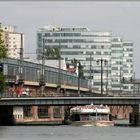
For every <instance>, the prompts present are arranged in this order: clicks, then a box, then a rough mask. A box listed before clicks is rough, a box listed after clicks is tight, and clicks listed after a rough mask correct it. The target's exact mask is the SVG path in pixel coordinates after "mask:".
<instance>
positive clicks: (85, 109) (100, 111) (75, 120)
mask: <svg viewBox="0 0 140 140" xmlns="http://www.w3.org/2000/svg"><path fill="white" fill-rule="evenodd" d="M70 118H71V121H72V124H73V125H82V126H114V122H113V121H112V120H111V117H110V108H109V107H108V106H103V105H92V104H91V105H85V106H77V107H73V108H71V109H70Z"/></svg>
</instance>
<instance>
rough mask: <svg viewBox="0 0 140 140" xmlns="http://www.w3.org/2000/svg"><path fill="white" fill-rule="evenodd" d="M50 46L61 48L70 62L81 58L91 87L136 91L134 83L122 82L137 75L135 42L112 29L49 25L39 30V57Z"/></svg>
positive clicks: (39, 57) (67, 61)
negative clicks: (101, 29)
mask: <svg viewBox="0 0 140 140" xmlns="http://www.w3.org/2000/svg"><path fill="white" fill-rule="evenodd" d="M48 48H59V50H60V52H61V57H63V58H64V59H65V61H66V63H70V62H71V60H73V59H77V60H79V61H80V63H81V64H82V65H83V71H84V76H85V78H86V79H89V88H94V89H98V90H101V88H103V89H102V90H103V92H104V93H105V92H109V91H113V92H114V93H115V92H116V93H117V92H120V91H129V92H132V91H133V85H132V84H131V83H127V84H126V83H125V84H124V82H123V81H122V79H126V80H130V79H131V77H133V43H132V41H125V40H124V38H122V37H115V36H114V35H113V34H112V32H108V31H92V30H89V29H88V28H83V27H74V28H64V27H62V28H61V27H55V26H46V27H43V28H40V29H38V31H37V58H38V59H41V56H42V52H43V49H44V50H47V49H48ZM46 57H47V56H46ZM101 85H102V86H101Z"/></svg>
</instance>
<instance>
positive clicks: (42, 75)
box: [39, 36, 45, 95]
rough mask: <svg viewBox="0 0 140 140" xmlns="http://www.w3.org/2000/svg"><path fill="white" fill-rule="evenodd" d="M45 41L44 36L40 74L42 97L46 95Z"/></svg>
mask: <svg viewBox="0 0 140 140" xmlns="http://www.w3.org/2000/svg"><path fill="white" fill-rule="evenodd" d="M44 45H45V40H44V36H43V39H42V46H43V48H42V64H41V74H40V81H39V85H40V88H41V89H40V91H41V95H43V93H44V87H45V79H44V71H45V70H44V65H45V56H44V51H45V48H44V47H45V46H44Z"/></svg>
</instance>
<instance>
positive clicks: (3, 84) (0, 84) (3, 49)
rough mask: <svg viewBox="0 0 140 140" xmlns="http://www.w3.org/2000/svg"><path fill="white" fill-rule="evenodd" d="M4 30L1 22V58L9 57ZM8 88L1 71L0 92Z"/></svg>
mask: <svg viewBox="0 0 140 140" xmlns="http://www.w3.org/2000/svg"><path fill="white" fill-rule="evenodd" d="M2 33H3V30H2V29H1V24H0V59H2V58H6V57H7V48H6V47H5V45H4V41H3V40H2ZM5 89H6V77H5V76H4V75H3V72H2V71H0V93H1V94H2V93H3V92H4V91H5Z"/></svg>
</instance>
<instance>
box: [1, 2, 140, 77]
mask: <svg viewBox="0 0 140 140" xmlns="http://www.w3.org/2000/svg"><path fill="white" fill-rule="evenodd" d="M0 22H1V23H2V24H3V25H14V26H16V27H17V31H18V32H23V33H24V34H25V53H26V55H27V56H30V57H34V56H35V52H36V32H37V30H38V29H39V28H40V27H43V26H46V25H56V26H60V27H76V26H82V27H87V28H89V29H91V30H93V31H111V32H112V34H113V35H114V36H121V37H123V38H124V39H125V40H130V41H132V42H133V43H134V72H135V77H136V78H140V72H139V71H140V64H139V58H140V2H139V1H134V2H133V1H115V2H113V1H99V2H97V1H87V2H86V1H77V2H74V1H53V2H51V1H41V2H39V1H21V2H18V1H12V2H10V1H6V2H4V1H1V2H0ZM30 53H33V54H32V55H31V54H30Z"/></svg>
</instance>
